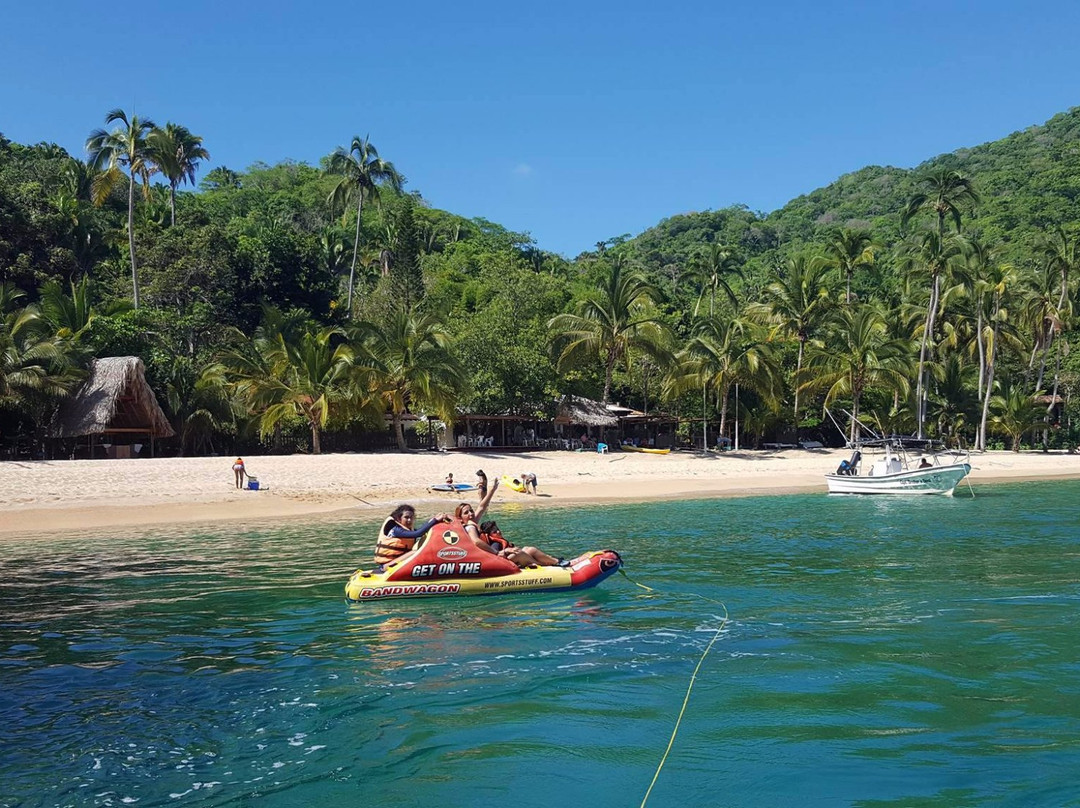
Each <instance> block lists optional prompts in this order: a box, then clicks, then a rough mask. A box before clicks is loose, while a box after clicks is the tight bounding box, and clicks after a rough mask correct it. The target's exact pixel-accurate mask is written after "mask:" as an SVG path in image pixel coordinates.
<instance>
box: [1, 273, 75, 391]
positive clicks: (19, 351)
mask: <svg viewBox="0 0 1080 808" xmlns="http://www.w3.org/2000/svg"><path fill="white" fill-rule="evenodd" d="M22 297H23V293H22V292H20V291H19V290H17V289H15V287H13V286H12V285H11V284H9V283H4V284H0V405H3V404H5V403H8V404H11V405H13V406H14V407H15V408H16V409H17V410H23V411H27V410H32V409H34V408H35V406H36V405H39V404H41V403H43V402H48V401H54V400H56V399H57V398H60V397H61V396H64V395H66V394H67V393H68V392H69V391H70V390H71V388H72V387H73V386H74V384H75V382H76V381H77V380H78V378H79V374H78V373H77V371H76V370H75V369H74V368H73V367H72V365H71V362H70V361H69V355H68V350H67V349H68V343H67V341H66V340H64V339H62V338H60V337H56V336H53V335H51V334H50V333H49V331H50V329H49V326H48V323H46V322H45V320H44V319H43V318H42V316H41V312H40V311H39V310H38V308H37V307H36V306H33V305H30V306H26V307H24V308H17V307H16V306H17V302H18V301H19V300H20V299H21V298H22Z"/></svg>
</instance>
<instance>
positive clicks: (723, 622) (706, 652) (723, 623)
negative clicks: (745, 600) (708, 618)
mask: <svg viewBox="0 0 1080 808" xmlns="http://www.w3.org/2000/svg"><path fill="white" fill-rule="evenodd" d="M619 572H621V573H622V574H623V577H625V578H626V580H628V581H630V583H632V584H633V585H634V586H640V587H641V588H642V589H645V590H648V591H649V592H655V591H656V590H655V589H651V588H649V587H647V586H645V584H639V583H638V582H637V581H635V580H633V579H632V578H631V577H630V576H629V575H627V574H626V571H625V570H623V569H622V568H621V567H620V568H619ZM696 597H699V598H701V599H702V600H707V601H709V602H710V603H716V604H718V605H719V606H720V607H721V608H722V609H723V610H724V619H723V620H721V621H720V626H719V628H717V629H716V632H715V633H714V634H713V636H712V639H711V640H709V644H708V645H706V646H705V650H704V651H703V652H702V654H701V658H700V659H698V662H697V665H696V666H695V667H694V673H693V674H692V675H691V676H690V684H689V685H687V687H686V695H685V696H684V697H683V702H682V707H681V708H680V709H679V717H678V718H677V719H676V720H675V728H674V729H673V730H672V731H671V738H670V739H669V740H668V745H667V748H666V749H665V750H664V754H663V757H661V758H660V765H659V766H657V767H656V773H655V774H654V775H653V779H652V782H651V783H649V788H648V790H646V792H645V797H644V798H643V799H642V800H641V808H645V803H646V802H648V801H649V795H650V794H652V790H653V786H655V785H656V781H657V780H658V779H659V778H660V771H661V769H663V768H664V764H665V763H666V762H667V758H668V754H669V753H670V752H671V747H672V746H674V745H675V736H676V735H677V734H678V732H679V725H680V724H682V720H683V715H684V714H685V713H686V705H687V704H688V703H689V702H690V691H691V690H693V689H694V682H695V680H696V679H697V675H698V671H700V670H701V665H702V663H703V662H704V661H705V657H707V656H708V655H709V651H711V650H712V647H713V643H715V642H716V641H717V639H719V637H720V633H721V632H722V631H723V630H724V626H726V625H727V623H728V610H727V606H725V605H724V604H723V603H722V602H721V601H719V600H713V599H712V598H707V597H705V596H704V595H696Z"/></svg>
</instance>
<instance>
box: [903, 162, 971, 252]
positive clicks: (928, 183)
mask: <svg viewBox="0 0 1080 808" xmlns="http://www.w3.org/2000/svg"><path fill="white" fill-rule="evenodd" d="M919 185H920V186H921V189H920V190H919V191H916V192H915V193H914V194H912V195H911V198H909V199H908V201H907V204H906V205H904V210H903V211H902V212H901V214H900V224H901V227H906V226H907V223H908V222H909V221H911V219H912V218H914V217H915V216H917V215H918V214H919V213H920V212H922V211H930V212H931V213H933V214H934V215H935V216H936V218H937V232H938V236H939V237H944V235H945V223H946V221H947V220H951V221H952V223H953V225H954V226H955V227H956V232H957V233H959V232H960V225H961V220H962V218H963V216H962V208H963V207H964V206H965V205H976V204H978V202H979V193H978V191H976V190H975V185H974V183H973V182H972V181H971V179H969V178H968V177H965V176H964V175H963V174H961V173H960V172H959V171H956V170H954V169H949V168H941V169H938V170H936V171H933V172H931V173H929V174H926V175H925V176H923V177H922V178H921V179H920V180H919Z"/></svg>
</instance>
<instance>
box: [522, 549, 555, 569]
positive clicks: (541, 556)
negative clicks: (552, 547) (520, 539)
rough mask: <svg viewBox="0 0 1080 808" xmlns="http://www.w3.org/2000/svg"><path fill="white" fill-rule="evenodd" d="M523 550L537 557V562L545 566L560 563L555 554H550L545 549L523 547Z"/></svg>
mask: <svg viewBox="0 0 1080 808" xmlns="http://www.w3.org/2000/svg"><path fill="white" fill-rule="evenodd" d="M521 552H523V553H525V554H526V555H528V556H531V557H532V558H535V559H536V563H537V564H542V565H543V566H545V567H553V566H555V565H556V564H558V563H559V559H557V558H555V556H551V555H548V554H547V553H545V552H544V551H543V550H539V549H537V548H536V547H523V548H521Z"/></svg>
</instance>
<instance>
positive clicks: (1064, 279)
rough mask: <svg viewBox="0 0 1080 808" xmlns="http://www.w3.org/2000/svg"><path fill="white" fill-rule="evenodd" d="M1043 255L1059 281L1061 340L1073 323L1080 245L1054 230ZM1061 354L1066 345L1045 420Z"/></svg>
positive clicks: (1053, 398) (1053, 401)
mask: <svg viewBox="0 0 1080 808" xmlns="http://www.w3.org/2000/svg"><path fill="white" fill-rule="evenodd" d="M1042 251H1043V255H1044V256H1045V257H1046V262H1047V264H1048V265H1049V266H1050V267H1051V268H1052V269H1056V270H1057V272H1058V276H1059V277H1060V279H1061V294H1060V296H1059V297H1058V305H1057V309H1058V318H1059V320H1060V321H1061V324H1062V328H1061V329H1060V330H1061V331H1062V332H1063V334H1062V339H1063V340H1064V339H1065V336H1064V333H1067V332H1068V331H1069V330H1070V328H1071V327H1072V323H1073V307H1072V295H1070V294H1069V292H1070V291H1071V286H1072V285H1073V284H1072V279H1073V278H1075V277H1076V273H1077V272H1078V271H1080V243H1078V240H1077V239H1076V238H1075V237H1073V238H1070V237H1069V235H1068V234H1067V233H1066V232H1065V230H1064V229H1063V228H1061V227H1058V228H1057V229H1055V231H1054V233H1053V235H1052V236H1051V237H1050V238H1049V239H1048V240H1047V241H1046V243H1045V244H1044V245H1043V248H1042ZM1063 353H1066V354H1067V353H1068V345H1067V344H1066V345H1064V347H1063V348H1062V349H1059V350H1058V352H1057V358H1056V363H1055V366H1054V387H1053V389H1052V390H1051V392H1050V403H1049V405H1047V408H1046V418H1047V420H1049V418H1050V411H1051V410H1052V409H1053V408H1054V404H1055V402H1056V401H1057V394H1058V386H1059V380H1060V378H1061V356H1062V354H1063Z"/></svg>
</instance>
